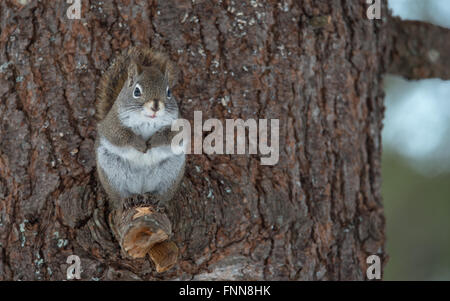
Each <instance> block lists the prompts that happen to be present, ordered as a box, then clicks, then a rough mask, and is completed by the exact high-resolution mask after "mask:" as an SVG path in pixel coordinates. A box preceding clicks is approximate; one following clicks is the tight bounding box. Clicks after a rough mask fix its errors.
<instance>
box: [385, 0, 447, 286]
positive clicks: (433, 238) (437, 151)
mask: <svg viewBox="0 0 450 301" xmlns="http://www.w3.org/2000/svg"><path fill="white" fill-rule="evenodd" d="M389 6H390V8H391V9H392V11H393V14H394V15H398V16H400V17H401V18H403V19H413V20H421V21H427V22H430V23H434V24H437V25H440V26H444V27H447V28H450V1H449V0H389ZM449 51H450V49H449ZM449 68H450V66H449ZM385 90H386V117H385V122H384V130H383V144H384V154H383V166H382V176H383V187H382V193H383V198H384V206H385V214H386V226H387V251H388V254H389V261H388V263H387V265H386V269H385V271H384V273H385V274H384V279H385V280H450V82H449V81H441V80H438V79H432V80H422V81H410V82H408V81H406V80H404V79H402V78H400V77H396V76H391V75H387V76H386V77H385Z"/></svg>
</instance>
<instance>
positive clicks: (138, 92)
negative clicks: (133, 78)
mask: <svg viewBox="0 0 450 301" xmlns="http://www.w3.org/2000/svg"><path fill="white" fill-rule="evenodd" d="M141 96H142V92H141V88H140V87H139V85H136V88H134V92H133V97H134V98H138V97H141Z"/></svg>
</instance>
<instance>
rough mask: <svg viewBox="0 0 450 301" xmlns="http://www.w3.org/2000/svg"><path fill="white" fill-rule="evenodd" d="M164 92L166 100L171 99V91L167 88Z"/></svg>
mask: <svg viewBox="0 0 450 301" xmlns="http://www.w3.org/2000/svg"><path fill="white" fill-rule="evenodd" d="M166 92H167V98H171V97H172V91H170V89H169V87H167V89H166Z"/></svg>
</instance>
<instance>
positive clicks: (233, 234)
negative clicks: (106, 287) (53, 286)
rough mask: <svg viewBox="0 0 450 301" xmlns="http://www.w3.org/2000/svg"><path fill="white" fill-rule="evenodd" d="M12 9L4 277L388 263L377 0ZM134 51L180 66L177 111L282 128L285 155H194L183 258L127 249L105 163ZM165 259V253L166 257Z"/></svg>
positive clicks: (3, 118)
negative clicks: (159, 53)
mask: <svg viewBox="0 0 450 301" xmlns="http://www.w3.org/2000/svg"><path fill="white" fill-rule="evenodd" d="M65 2H66V1H50V0H45V1H44V0H43V1H33V0H21V1H18V0H2V1H1V2H0V27H1V34H0V97H1V102H0V137H1V145H0V199H1V202H0V280H19V279H21V280H39V279H41V280H63V279H66V269H67V267H68V266H69V264H67V263H66V259H67V257H68V256H69V255H77V256H79V257H80V259H81V267H82V273H81V279H83V280H112V279H114V280H120V279H132V280H133V279H143V280H154V279H182V280H190V279H194V280H208V279H234V280H242V279H245V280H263V279H267V280H346V279H366V268H367V263H366V258H367V257H368V256H369V255H372V254H377V255H379V256H380V257H381V259H382V262H383V264H385V262H386V260H387V255H386V253H385V248H384V241H385V237H384V227H385V220H384V215H383V207H382V199H381V195H380V185H381V177H380V159H381V146H382V145H381V129H382V119H383V112H384V106H383V89H382V75H383V73H384V72H385V66H386V65H387V63H388V55H387V53H388V52H389V50H390V47H391V46H390V44H391V43H390V38H389V31H388V18H387V14H388V12H387V8H386V5H385V3H383V5H382V16H383V19H381V20H368V19H367V17H366V10H367V4H366V3H365V1H344V0H342V1H338V0H335V1H324V0H323V1H317V0H314V1H313V0H303V1H291V0H286V1H262V0H254V1H237V0H235V1H231V0H224V1H216V2H213V1H202V0H196V1H190V0H189V1H188V0H182V1H165V0H164V1H163V0H160V1H144V0H142V1H139V0H112V1H87V0H83V1H82V12H81V20H69V19H68V18H67V16H66V10H67V8H68V7H69V4H67V3H65ZM130 45H144V46H151V47H155V48H159V49H162V50H164V51H165V52H167V53H168V54H169V55H170V57H171V59H172V60H173V61H174V62H175V63H176V65H177V67H178V68H179V71H180V72H179V74H180V77H179V80H178V84H177V85H176V86H175V88H174V90H173V94H174V95H175V97H176V98H177V99H178V100H179V105H180V109H181V114H182V116H184V117H185V118H187V119H189V120H190V121H193V114H194V110H199V111H202V113H203V120H205V119H207V118H218V119H220V120H225V119H237V118H242V119H244V120H246V119H250V118H255V119H259V118H266V119H274V118H277V119H279V120H280V159H279V162H278V164H276V165H275V166H263V165H261V164H260V158H259V156H258V155H188V156H187V158H188V159H187V167H186V175H185V178H184V180H183V182H182V186H181V188H180V192H179V193H178V194H177V196H176V197H175V198H174V200H173V201H172V202H171V203H170V204H169V206H168V208H166V213H167V214H168V217H169V219H170V221H171V223H172V233H173V234H172V241H173V242H174V243H175V244H176V245H177V247H178V249H179V259H178V263H177V264H176V265H175V266H174V267H173V268H171V269H169V270H168V271H165V272H163V273H157V272H156V270H155V266H154V264H153V263H152V261H151V260H149V258H148V257H147V258H144V259H136V260H133V259H129V258H125V257H124V256H123V254H122V253H121V250H120V247H119V244H118V242H117V241H116V240H115V239H114V237H113V235H112V233H111V229H110V228H109V226H108V222H107V219H108V213H109V212H108V207H107V199H106V195H105V193H104V191H103V189H102V188H101V186H100V184H99V182H98V179H97V175H96V167H95V166H96V164H95V159H94V140H95V137H96V122H95V118H94V115H95V108H94V100H95V95H96V84H97V83H98V80H99V78H100V76H101V74H102V70H105V68H106V67H107V66H108V64H109V63H110V62H111V59H112V58H113V57H114V55H115V54H116V53H118V52H120V51H122V50H123V49H126V48H127V47H129V46H130ZM155 256H156V255H155Z"/></svg>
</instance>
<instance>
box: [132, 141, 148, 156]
mask: <svg viewBox="0 0 450 301" xmlns="http://www.w3.org/2000/svg"><path fill="white" fill-rule="evenodd" d="M134 147H135V148H136V149H137V150H138V151H140V152H141V153H145V152H146V151H147V143H145V141H144V140H138V141H137V142H136V145H135V146H134Z"/></svg>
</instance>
